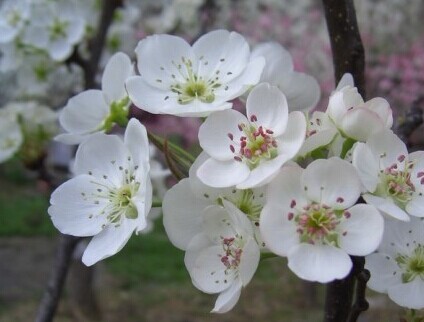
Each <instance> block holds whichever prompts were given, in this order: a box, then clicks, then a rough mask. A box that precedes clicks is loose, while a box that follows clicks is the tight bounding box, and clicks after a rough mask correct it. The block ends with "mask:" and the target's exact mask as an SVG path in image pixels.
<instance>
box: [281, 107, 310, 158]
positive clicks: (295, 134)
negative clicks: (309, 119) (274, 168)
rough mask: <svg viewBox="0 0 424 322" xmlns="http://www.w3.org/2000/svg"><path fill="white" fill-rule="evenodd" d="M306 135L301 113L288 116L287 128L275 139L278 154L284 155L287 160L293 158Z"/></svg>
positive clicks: (303, 118) (304, 121)
mask: <svg viewBox="0 0 424 322" xmlns="http://www.w3.org/2000/svg"><path fill="white" fill-rule="evenodd" d="M305 135H306V119H305V115H304V114H303V113H302V112H298V111H295V112H291V113H290V114H289V118H288V123H287V127H286V129H285V131H284V133H283V134H282V135H281V136H279V137H278V138H276V140H277V144H278V153H279V154H285V155H286V156H287V157H288V159H291V158H293V157H294V156H295V155H296V154H297V153H298V152H299V150H300V148H301V147H302V144H303V142H304V141H305Z"/></svg>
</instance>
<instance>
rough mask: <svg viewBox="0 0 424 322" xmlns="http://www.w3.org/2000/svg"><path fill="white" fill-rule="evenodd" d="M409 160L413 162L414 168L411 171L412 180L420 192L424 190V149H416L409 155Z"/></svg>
mask: <svg viewBox="0 0 424 322" xmlns="http://www.w3.org/2000/svg"><path fill="white" fill-rule="evenodd" d="M408 160H409V162H412V164H413V168H412V171H411V181H412V183H413V184H414V186H415V190H416V191H419V192H424V191H423V190H424V184H423V183H424V182H423V183H421V180H423V178H424V177H423V173H424V151H415V152H412V153H411V154H410V155H409V157H408Z"/></svg>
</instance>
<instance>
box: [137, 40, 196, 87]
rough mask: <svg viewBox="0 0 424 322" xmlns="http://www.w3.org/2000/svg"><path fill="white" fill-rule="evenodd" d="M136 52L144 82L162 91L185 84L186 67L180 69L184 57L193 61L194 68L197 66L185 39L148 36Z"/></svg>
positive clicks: (139, 44)
mask: <svg viewBox="0 0 424 322" xmlns="http://www.w3.org/2000/svg"><path fill="white" fill-rule="evenodd" d="M135 52H136V55H137V67H138V70H139V72H140V74H141V77H142V78H143V80H144V81H145V82H147V83H148V84H149V85H151V86H152V87H154V88H158V89H162V90H165V89H167V90H169V88H170V86H171V85H173V84H174V83H175V82H180V83H181V82H185V75H186V68H185V66H183V67H182V68H181V69H178V65H180V64H182V60H181V59H182V57H184V58H185V59H187V60H191V62H192V63H193V66H194V68H196V64H197V61H196V59H195V57H194V54H193V51H192V49H191V47H190V45H189V44H188V43H187V42H186V41H185V40H184V39H182V38H180V37H176V36H171V35H153V36H148V37H146V38H144V39H143V40H141V41H140V42H139V43H138V45H137V47H136V49H135ZM181 73H182V74H181ZM172 75H174V76H175V78H173V77H172ZM159 80H160V81H159Z"/></svg>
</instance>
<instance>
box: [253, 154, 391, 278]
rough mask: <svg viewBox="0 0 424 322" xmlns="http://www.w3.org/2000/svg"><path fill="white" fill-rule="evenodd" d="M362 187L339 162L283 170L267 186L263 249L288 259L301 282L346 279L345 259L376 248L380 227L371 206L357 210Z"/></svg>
mask: <svg viewBox="0 0 424 322" xmlns="http://www.w3.org/2000/svg"><path fill="white" fill-rule="evenodd" d="M360 193H361V183H360V180H359V177H358V175H357V173H356V170H355V168H354V167H353V166H352V165H351V164H350V163H348V162H347V161H344V160H342V159H340V158H336V157H333V158H330V159H328V160H324V159H319V160H315V161H313V162H312V163H311V164H309V166H308V167H307V168H306V169H305V170H303V169H302V168H300V167H299V166H297V165H287V166H284V167H283V168H282V170H281V171H280V173H279V174H278V176H277V177H276V178H275V179H274V180H273V181H272V182H271V183H270V184H269V185H268V187H267V191H266V198H267V203H266V205H265V207H264V208H263V210H262V213H261V219H260V226H259V227H260V230H261V233H262V237H263V239H264V241H265V243H266V245H267V247H268V248H269V249H270V250H271V251H272V252H274V253H275V254H277V255H279V256H284V257H288V266H289V268H290V269H291V270H292V271H293V272H294V273H295V274H296V275H297V276H299V277H300V278H302V279H305V280H308V281H317V282H321V283H327V282H330V281H333V280H335V279H342V278H344V277H346V275H348V274H349V272H350V270H351V268H352V261H351V259H350V257H349V255H354V256H364V255H368V254H370V253H372V252H373V251H374V250H375V249H376V248H377V247H378V245H379V243H380V241H381V238H382V235H383V228H384V221H383V218H382V216H381V215H380V213H379V212H378V210H377V209H376V208H375V207H374V206H371V205H367V204H356V205H355V203H356V201H357V200H358V198H359V196H360Z"/></svg>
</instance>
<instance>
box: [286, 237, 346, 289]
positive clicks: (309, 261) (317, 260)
mask: <svg viewBox="0 0 424 322" xmlns="http://www.w3.org/2000/svg"><path fill="white" fill-rule="evenodd" d="M288 260H289V262H288V266H289V268H290V269H291V270H292V271H293V272H294V273H295V274H296V275H297V276H299V277H300V278H301V279H304V280H307V281H311V282H320V283H328V282H331V281H334V280H335V279H342V278H345V277H346V276H347V275H348V274H349V272H350V269H351V268H352V261H351V260H350V257H349V255H347V254H346V252H345V251H343V250H342V249H340V248H336V247H333V246H319V245H310V244H300V245H298V246H296V247H295V248H293V249H292V251H291V252H290V254H289V256H288Z"/></svg>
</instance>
